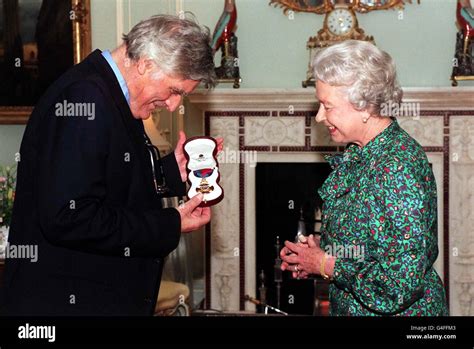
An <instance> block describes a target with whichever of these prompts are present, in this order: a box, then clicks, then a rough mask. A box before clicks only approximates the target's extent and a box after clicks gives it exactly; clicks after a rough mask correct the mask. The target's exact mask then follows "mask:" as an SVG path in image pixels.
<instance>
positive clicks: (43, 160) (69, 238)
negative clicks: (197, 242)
mask: <svg viewBox="0 0 474 349" xmlns="http://www.w3.org/2000/svg"><path fill="white" fill-rule="evenodd" d="M64 101H67V102H68V103H93V105H94V106H95V118H94V119H93V120H89V119H90V118H88V117H87V116H78V115H75V116H57V115H56V114H55V113H56V110H57V107H56V103H64ZM143 135H144V129H143V123H142V121H141V120H137V119H135V118H133V116H132V114H131V111H130V109H129V106H128V104H127V101H126V99H125V97H124V96H123V93H122V91H121V89H120V86H119V84H118V82H117V79H116V77H115V75H114V73H113V71H112V69H111V68H110V66H109V65H108V63H107V61H106V60H105V59H104V58H103V57H102V55H101V52H100V51H99V50H96V51H95V52H93V53H92V54H91V55H89V57H87V58H86V59H85V60H84V61H83V62H82V63H80V64H78V65H77V66H75V67H73V68H71V69H70V70H69V71H68V72H67V73H65V74H64V75H63V76H62V77H61V78H60V79H59V80H58V81H56V82H55V83H54V84H53V85H52V86H51V87H50V88H49V89H48V91H47V92H46V94H45V95H44V96H43V97H42V98H41V99H40V101H39V102H38V104H37V105H36V107H35V109H34V111H33V114H32V115H31V118H30V120H29V122H28V126H27V127H26V131H25V134H24V136H23V141H22V144H21V150H20V154H21V161H20V163H19V168H18V182H17V191H16V199H15V204H14V210H13V218H12V224H11V228H10V239H9V242H10V245H37V246H38V261H37V262H36V263H35V262H31V261H30V260H29V259H25V258H23V259H19V258H16V259H13V258H11V259H7V261H6V266H5V279H4V290H3V298H4V299H3V300H4V310H5V312H6V314H7V315H89V314H90V315H150V314H152V313H153V310H154V307H155V302H156V297H157V294H158V289H159V285H160V278H161V271H162V267H163V258H164V257H165V256H166V255H168V254H169V253H170V252H171V251H172V250H173V249H175V248H176V246H177V244H178V242H179V238H180V231H181V221H180V215H179V213H178V211H177V210H176V209H174V208H167V209H162V208H161V202H160V199H159V198H158V197H157V194H156V193H155V188H154V185H153V177H152V169H151V163H150V157H149V153H148V151H147V149H146V147H145V143H144V136H143ZM163 162H164V169H165V176H166V179H167V184H168V186H169V187H170V188H171V189H172V193H170V196H174V195H183V194H184V190H185V187H184V184H183V183H182V182H181V177H180V174H179V169H178V166H177V163H176V160H175V157H174V155H171V156H167V157H165V158H163Z"/></svg>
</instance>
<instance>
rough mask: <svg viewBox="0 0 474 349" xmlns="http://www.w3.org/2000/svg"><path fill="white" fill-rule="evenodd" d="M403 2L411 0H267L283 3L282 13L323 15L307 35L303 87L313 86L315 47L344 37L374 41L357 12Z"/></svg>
mask: <svg viewBox="0 0 474 349" xmlns="http://www.w3.org/2000/svg"><path fill="white" fill-rule="evenodd" d="M405 2H409V3H411V2H412V0H270V5H272V4H273V5H275V6H281V7H283V9H284V10H283V11H284V13H285V14H288V13H289V12H290V11H298V12H312V13H316V14H319V15H325V18H324V23H323V28H322V29H320V30H319V31H318V32H317V34H316V35H315V36H313V37H310V38H309V40H308V42H307V44H306V47H307V49H308V50H309V64H308V72H307V74H306V75H307V78H306V80H305V81H303V87H307V86H314V80H313V78H312V71H311V67H310V64H311V61H312V60H313V57H314V55H315V54H316V52H317V51H318V50H320V49H322V48H324V47H327V46H330V45H333V44H335V43H338V42H341V41H343V40H365V41H370V42H372V43H374V38H373V36H369V35H366V34H365V32H364V30H362V29H361V28H360V27H359V23H358V21H357V16H356V12H359V13H368V12H371V11H376V10H387V9H403V7H404V5H405ZM418 3H420V0H418Z"/></svg>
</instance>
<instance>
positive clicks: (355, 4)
mask: <svg viewBox="0 0 474 349" xmlns="http://www.w3.org/2000/svg"><path fill="white" fill-rule="evenodd" d="M300 1H301V0H270V4H269V5H274V6H275V7H283V12H284V13H285V15H286V14H288V11H297V12H313V13H316V14H319V15H322V14H326V13H328V12H330V11H331V10H333V9H334V8H335V7H336V5H335V4H333V3H332V1H331V0H322V1H323V2H322V4H321V5H319V6H308V7H303V6H301V5H300V4H299V2H300ZM405 2H408V3H410V4H411V3H412V0H387V3H386V4H385V5H381V6H367V5H365V4H363V3H362V0H352V2H351V3H350V4H347V7H348V8H350V9H353V10H354V11H357V12H361V13H365V12H370V11H377V10H387V9H391V8H403V6H404V5H405ZM418 3H419V0H418Z"/></svg>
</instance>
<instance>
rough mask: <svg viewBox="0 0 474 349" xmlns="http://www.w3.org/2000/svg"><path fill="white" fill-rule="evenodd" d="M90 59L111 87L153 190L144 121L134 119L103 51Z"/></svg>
mask: <svg viewBox="0 0 474 349" xmlns="http://www.w3.org/2000/svg"><path fill="white" fill-rule="evenodd" d="M89 57H90V59H91V61H92V63H93V65H94V66H95V68H96V69H97V70H98V72H99V73H100V75H101V76H102V77H103V78H104V81H105V83H106V84H107V86H108V87H109V90H110V93H111V95H112V97H113V101H114V103H115V105H116V106H117V109H118V110H119V111H120V116H121V118H122V121H123V124H124V125H125V128H126V129H127V132H128V135H129V136H130V139H131V140H132V144H133V146H134V148H135V152H136V154H137V156H138V158H139V162H140V164H141V165H142V168H144V171H143V174H144V180H145V181H146V182H145V183H150V185H149V186H147V187H149V188H150V189H151V190H153V185H152V183H153V178H152V170H151V166H150V160H149V159H147V157H146V153H147V150H146V146H145V136H144V135H145V129H144V127H143V122H142V120H140V119H135V118H134V117H133V115H132V112H131V110H130V106H129V105H128V102H127V100H126V98H125V96H124V95H123V92H122V89H121V87H120V84H119V82H118V80H117V77H116V76H115V73H114V72H113V70H112V68H111V67H110V65H109V63H108V62H107V61H106V60H105V58H104V57H103V56H102V53H101V51H100V50H95V51H94V52H93V53H91V55H90V56H89ZM153 194H155V195H156V193H154V190H153Z"/></svg>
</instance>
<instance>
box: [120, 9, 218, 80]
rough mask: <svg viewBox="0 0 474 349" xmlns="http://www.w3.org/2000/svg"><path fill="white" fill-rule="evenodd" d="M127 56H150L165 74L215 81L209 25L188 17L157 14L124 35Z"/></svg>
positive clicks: (148, 57)
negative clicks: (202, 24) (201, 24)
mask: <svg viewBox="0 0 474 349" xmlns="http://www.w3.org/2000/svg"><path fill="white" fill-rule="evenodd" d="M123 40H124V42H125V45H126V50H127V56H128V57H129V58H130V59H131V60H133V61H138V60H139V59H140V58H144V59H151V60H152V61H154V62H155V64H156V65H157V66H158V67H159V68H160V69H161V70H162V71H163V72H164V73H165V74H167V75H169V76H173V77H177V78H182V79H185V80H198V81H201V82H203V83H204V84H205V85H206V86H208V87H214V86H215V85H216V75H215V72H214V58H213V52H212V48H211V46H210V42H211V37H210V32H209V28H207V27H203V26H200V25H198V24H197V23H196V22H195V21H193V20H191V19H181V18H179V17H177V16H171V15H157V16H153V17H151V18H149V19H146V20H143V21H141V22H140V23H138V24H137V25H135V26H134V27H133V28H132V30H130V32H129V33H128V34H124V35H123Z"/></svg>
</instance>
